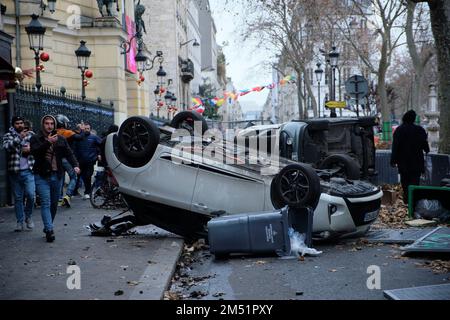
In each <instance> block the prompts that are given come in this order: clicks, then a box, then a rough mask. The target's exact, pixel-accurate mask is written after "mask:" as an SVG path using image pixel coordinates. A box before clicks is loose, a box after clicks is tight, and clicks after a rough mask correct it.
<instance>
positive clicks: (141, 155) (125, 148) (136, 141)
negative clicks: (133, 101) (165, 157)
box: [118, 117, 159, 167]
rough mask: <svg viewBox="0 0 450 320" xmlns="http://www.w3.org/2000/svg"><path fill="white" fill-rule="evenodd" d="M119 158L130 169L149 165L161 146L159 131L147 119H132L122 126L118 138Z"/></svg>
mask: <svg viewBox="0 0 450 320" xmlns="http://www.w3.org/2000/svg"><path fill="white" fill-rule="evenodd" d="M118 140H119V141H118V142H119V154H120V156H119V158H120V161H121V162H122V163H124V164H125V165H127V166H129V167H142V166H144V165H145V164H147V163H148V162H149V161H150V159H151V158H152V156H153V154H154V153H155V150H156V147H157V146H158V144H159V129H158V127H157V126H156V125H155V124H154V123H153V122H152V121H151V120H150V119H149V118H146V117H131V118H129V119H127V120H125V122H124V123H123V124H122V126H121V127H120V130H119V136H118Z"/></svg>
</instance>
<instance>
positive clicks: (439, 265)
mask: <svg viewBox="0 0 450 320" xmlns="http://www.w3.org/2000/svg"><path fill="white" fill-rule="evenodd" d="M416 265H417V266H418V267H422V268H428V269H431V270H432V271H433V273H435V274H447V273H449V272H450V261H444V260H433V261H425V262H424V263H419V262H417V263H416Z"/></svg>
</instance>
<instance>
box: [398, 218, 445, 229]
mask: <svg viewBox="0 0 450 320" xmlns="http://www.w3.org/2000/svg"><path fill="white" fill-rule="evenodd" d="M405 223H406V224H407V225H408V226H410V227H418V228H420V227H432V226H435V225H437V221H434V220H425V219H416V220H411V221H406V222H405Z"/></svg>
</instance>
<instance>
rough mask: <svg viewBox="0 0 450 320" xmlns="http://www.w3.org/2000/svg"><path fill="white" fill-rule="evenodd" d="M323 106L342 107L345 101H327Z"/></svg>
mask: <svg viewBox="0 0 450 320" xmlns="http://www.w3.org/2000/svg"><path fill="white" fill-rule="evenodd" d="M325 106H326V107H327V108H336V109H343V108H345V107H346V106H347V103H346V102H345V101H328V102H327V103H325Z"/></svg>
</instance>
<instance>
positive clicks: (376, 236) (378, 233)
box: [366, 228, 435, 244]
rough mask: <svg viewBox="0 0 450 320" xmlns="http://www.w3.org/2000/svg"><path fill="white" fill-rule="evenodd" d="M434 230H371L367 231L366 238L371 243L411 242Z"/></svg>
mask: <svg viewBox="0 0 450 320" xmlns="http://www.w3.org/2000/svg"><path fill="white" fill-rule="evenodd" d="M433 230H435V228H425V229H381V230H371V231H369V232H368V233H367V235H366V238H367V241H369V242H370V243H398V244H411V243H413V242H415V241H417V240H418V239H420V238H422V237H424V236H426V235H427V234H429V233H430V232H431V231H433Z"/></svg>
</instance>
